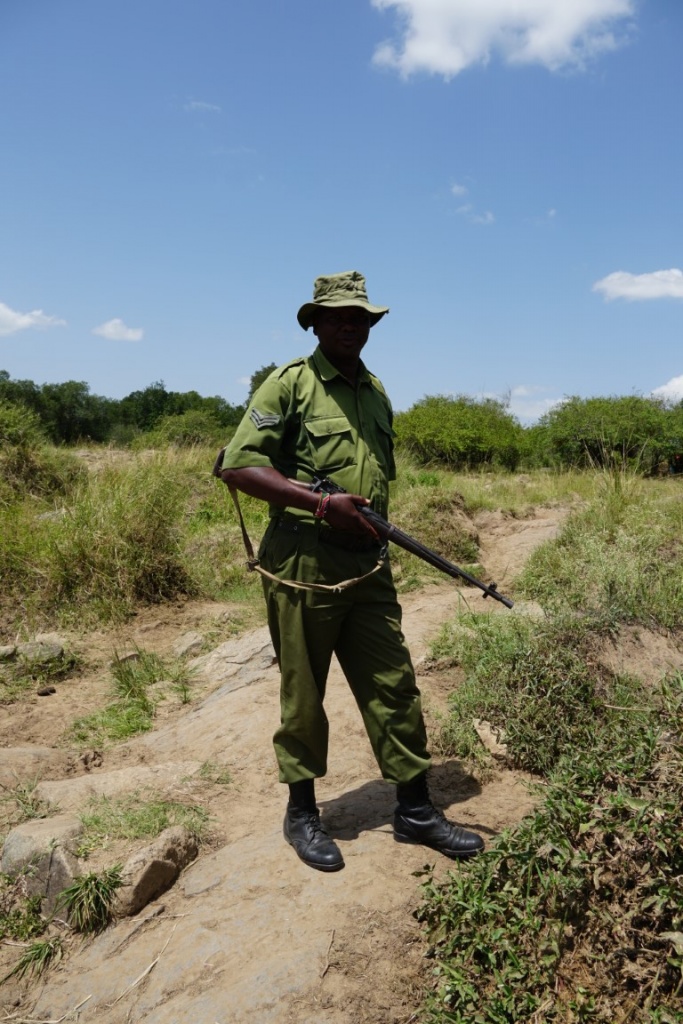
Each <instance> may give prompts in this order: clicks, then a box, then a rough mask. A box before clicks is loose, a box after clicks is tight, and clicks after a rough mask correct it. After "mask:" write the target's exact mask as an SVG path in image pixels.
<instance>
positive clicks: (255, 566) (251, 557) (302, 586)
mask: <svg viewBox="0 0 683 1024" xmlns="http://www.w3.org/2000/svg"><path fill="white" fill-rule="evenodd" d="M228 489H229V491H230V497H231V498H232V500H233V503H234V505H235V508H236V510H237V516H238V518H239V521H240V529H241V531H242V541H243V543H244V550H245V551H246V553H247V568H248V569H249V571H250V572H258V573H260V575H261V576H265V577H266V578H267V579H269V580H272V581H273V583H282V584H283V586H285V587H293V588H294V589H295V590H316V591H326V592H327V593H333V594H341V593H342V591H344V590H348V589H349V587H355V585H356V584H357V583H361V582H362V581H363V580H366V579H367V578H368V577H369V576H372V575H373V574H374V573H376V572H378V571H379V570H380V569H381V568H382V566H383V565H384V558H385V555H386V546H383V547H382V548H381V550H380V553H379V558H378V559H377V565H376V566H375V567H374V569H371V570H370V572H366V573H364V575H363V576H356V577H354V578H353V579H350V580H342V581H341V582H340V583H304V582H303V581H302V580H283V579H281V578H280V577H279V576H274V575H273V574H272V573H270V572H268V570H267V569H264V568H263V566H262V565H261V564H260V563H259V560H258V558H257V557H256V555H255V554H254V548H253V545H252V543H251V540H250V538H249V534H248V533H247V527H246V525H245V522H244V516H243V515H242V509H241V508H240V502H239V498H238V497H237V490H236V489H235V488H234V487H230V488H228Z"/></svg>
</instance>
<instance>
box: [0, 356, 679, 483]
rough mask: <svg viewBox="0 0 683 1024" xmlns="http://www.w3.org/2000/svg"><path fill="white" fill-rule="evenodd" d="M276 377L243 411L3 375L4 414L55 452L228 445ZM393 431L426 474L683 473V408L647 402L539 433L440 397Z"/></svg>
mask: <svg viewBox="0 0 683 1024" xmlns="http://www.w3.org/2000/svg"><path fill="white" fill-rule="evenodd" d="M274 369H275V364H274V363H271V364H269V365H267V366H262V367H261V368H260V369H259V370H256V371H255V373H253V374H252V376H251V378H250V385H249V396H248V398H247V401H246V402H245V403H244V404H240V405H231V404H230V403H229V402H226V401H225V399H223V398H221V397H220V396H218V395H214V396H212V397H208V398H206V397H202V396H201V395H200V394H198V392H196V391H185V392H178V391H169V390H167V389H166V387H165V385H164V383H163V381H155V382H153V383H152V384H150V385H148V386H147V387H146V388H144V389H142V390H140V391H133V392H131V393H130V394H129V395H126V396H125V398H121V399H112V398H103V397H102V396H100V395H94V394H91V392H90V389H89V387H88V385H87V384H86V383H84V382H83V381H66V382H65V383H63V384H42V385H38V384H35V383H34V382H33V381H31V380H12V379H11V378H10V376H9V374H8V373H7V372H6V371H4V370H2V371H0V405H2V404H4V405H5V406H6V407H7V406H13V407H20V408H25V409H28V410H29V411H30V413H31V414H32V415H33V416H34V417H35V419H36V421H37V423H38V424H39V425H40V428H41V430H42V432H43V434H44V435H45V436H46V437H47V439H48V440H50V441H51V442H52V443H53V444H56V445H72V444H75V443H79V442H83V441H95V442H101V443H113V444H117V445H127V444H133V445H135V444H136V443H138V444H150V445H151V444H176V445H188V444H207V443H216V442H218V443H225V441H226V440H227V439H228V438H229V437H230V435H231V433H232V431H233V430H234V428H235V426H236V425H237V424H238V423H239V421H240V419H241V417H242V416H243V415H244V412H245V410H246V407H247V404H248V401H249V398H250V397H251V395H252V394H253V393H254V392H255V391H256V389H257V388H258V386H259V385H260V384H261V383H262V381H263V380H265V378H266V377H267V376H268V375H269V374H270V373H271V372H272V370H274ZM0 419H1V417H0ZM394 427H395V432H396V442H397V447H398V448H399V449H401V450H404V451H406V452H408V453H410V454H411V455H412V456H413V457H414V458H415V459H416V460H417V461H418V462H420V463H421V464H423V465H427V464H434V465H441V466H447V467H449V468H452V469H478V468H483V467H488V466H491V467H500V468H505V469H509V470H517V469H523V468H533V467H551V468H558V469H559V468H570V467H571V468H591V467H600V468H603V467H608V468H614V467H621V468H625V467H630V468H633V469H636V470H638V471H641V472H643V473H656V472H664V471H669V470H670V471H671V472H681V471H683V402H666V401H664V400H662V399H658V398H652V397H648V398H645V397H642V396H639V395H629V396H610V397H597V398H579V397H577V396H572V397H569V398H567V399H565V400H564V401H563V402H562V403H560V404H559V405H557V406H555V407H554V408H553V409H551V410H550V411H549V412H547V413H545V415H544V416H542V417H541V419H540V420H539V421H538V423H535V424H534V425H533V426H530V427H525V426H522V424H520V422H519V421H518V420H517V419H516V418H515V417H514V416H513V415H512V413H511V412H510V411H509V409H508V408H507V406H506V405H505V403H504V402H501V401H497V400H495V399H491V398H486V399H476V398H472V397H470V396H467V395H456V396H452V395H433V396H427V397H425V398H423V399H421V400H420V401H419V402H416V403H415V404H414V405H413V406H411V408H410V409H408V410H407V411H406V412H400V413H398V414H397V415H396V418H395V422H394ZM1 433H2V432H1V431H0V435H1ZM0 444H2V437H1V436H0Z"/></svg>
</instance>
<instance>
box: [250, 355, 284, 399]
mask: <svg viewBox="0 0 683 1024" xmlns="http://www.w3.org/2000/svg"><path fill="white" fill-rule="evenodd" d="M273 370H277V364H276V363H268V365H267V366H262V367H261V369H260V370H256V372H255V373H252V375H251V378H250V380H249V397H248V398H247V402H250V401H251V400H252V398H253V397H254V394H255V393H256V391H258V389H259V388H260V387H261V385H262V384H263V382H264V380H266V379H267V378H268V377H270V375H271V373H272V372H273Z"/></svg>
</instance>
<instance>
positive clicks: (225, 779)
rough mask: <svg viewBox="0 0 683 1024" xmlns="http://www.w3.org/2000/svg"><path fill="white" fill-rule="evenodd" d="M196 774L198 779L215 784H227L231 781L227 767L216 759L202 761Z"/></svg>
mask: <svg viewBox="0 0 683 1024" xmlns="http://www.w3.org/2000/svg"><path fill="white" fill-rule="evenodd" d="M197 774H198V775H199V778H200V779H203V780H204V781H205V782H213V783H214V785H216V786H229V785H230V784H231V783H232V781H233V780H232V775H231V774H230V770H229V768H228V767H227V766H226V765H224V764H220V763H219V762H218V761H204V763H203V764H202V766H201V768H200V769H199V772H198V773H197Z"/></svg>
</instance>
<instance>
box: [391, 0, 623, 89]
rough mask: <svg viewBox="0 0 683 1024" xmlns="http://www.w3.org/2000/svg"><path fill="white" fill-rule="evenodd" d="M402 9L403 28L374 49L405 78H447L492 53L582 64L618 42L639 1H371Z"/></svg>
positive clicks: (515, 60)
mask: <svg viewBox="0 0 683 1024" xmlns="http://www.w3.org/2000/svg"><path fill="white" fill-rule="evenodd" d="M372 4H373V6H374V7H377V8H379V9H380V10H392V9H394V8H395V9H396V12H397V14H398V17H399V19H400V23H401V30H402V35H401V38H400V40H398V41H397V42H384V43H382V44H381V45H380V46H379V47H378V48H377V49H376V51H375V54H374V62H375V64H377V65H379V66H383V67H389V68H394V69H395V70H397V71H399V72H400V73H401V75H403V76H404V77H407V76H408V75H411V74H413V73H414V72H417V71H426V72H429V73H432V74H438V75H443V76H444V78H446V79H449V78H452V77H453V76H454V75H457V74H459V73H460V72H461V71H463V70H464V69H465V68H467V67H469V66H471V65H472V64H486V63H488V61H489V59H490V57H491V54H492V52H495V53H498V54H500V56H501V57H502V58H503V59H504V60H505V61H507V63H509V64H542V65H543V66H544V67H546V68H549V69H550V70H551V71H556V70H559V69H561V68H567V67H574V68H576V67H582V66H584V65H585V64H586V63H587V61H589V60H591V59H592V58H594V57H596V56H597V55H598V54H600V53H604V52H607V51H609V50H614V49H615V48H616V47H617V46H619V45H620V44H621V42H622V40H623V38H624V37H625V35H626V33H627V31H628V29H629V28H630V20H631V18H632V17H633V15H634V13H635V6H636V3H635V0H372Z"/></svg>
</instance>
